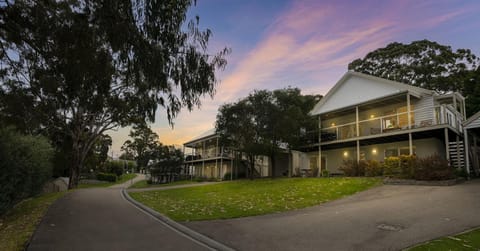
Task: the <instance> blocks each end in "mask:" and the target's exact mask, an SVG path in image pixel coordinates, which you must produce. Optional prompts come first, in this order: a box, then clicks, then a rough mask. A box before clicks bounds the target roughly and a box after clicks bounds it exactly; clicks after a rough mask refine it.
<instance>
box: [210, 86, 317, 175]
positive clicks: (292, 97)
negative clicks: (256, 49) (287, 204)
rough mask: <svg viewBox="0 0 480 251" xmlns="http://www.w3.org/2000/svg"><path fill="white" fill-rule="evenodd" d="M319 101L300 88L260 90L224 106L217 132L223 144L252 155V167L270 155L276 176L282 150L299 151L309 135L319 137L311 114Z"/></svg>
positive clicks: (219, 115) (218, 121) (272, 171)
mask: <svg viewBox="0 0 480 251" xmlns="http://www.w3.org/2000/svg"><path fill="white" fill-rule="evenodd" d="M319 99H320V96H313V95H302V94H301V92H300V89H298V88H285V89H279V90H275V91H268V90H256V91H254V92H252V93H251V94H250V95H249V96H248V97H245V98H243V99H240V100H239V101H238V102H235V103H231V104H225V105H223V106H221V107H220V109H219V113H218V114H217V121H216V131H217V133H219V135H220V139H221V141H222V143H223V144H225V145H226V146H230V147H233V148H235V149H236V150H238V151H240V152H243V153H245V154H246V155H247V156H249V159H250V168H252V167H253V166H254V163H253V162H254V157H255V156H258V155H265V156H270V161H271V168H272V170H271V171H270V172H271V174H272V175H273V173H274V172H275V171H274V169H275V155H276V154H277V153H278V152H279V151H287V150H291V149H296V148H298V147H300V146H302V145H303V144H305V143H306V142H307V140H306V138H307V137H308V135H309V133H312V132H314V134H316V133H315V132H316V119H315V118H314V117H312V116H309V114H308V113H309V112H310V110H311V109H312V108H313V106H314V105H315V104H316V103H317V102H318V101H319ZM310 135H311V134H310ZM252 173H253V170H250V175H251V174H252Z"/></svg>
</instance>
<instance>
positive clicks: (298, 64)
mask: <svg viewBox="0 0 480 251" xmlns="http://www.w3.org/2000/svg"><path fill="white" fill-rule="evenodd" d="M188 15H189V17H194V16H196V15H198V16H199V17H200V26H201V27H202V28H204V29H205V28H208V29H210V30H212V32H213V36H212V38H211V40H210V43H209V53H211V54H214V53H215V52H218V51H220V50H221V49H222V48H224V47H229V48H231V49H232V53H231V54H230V55H228V56H227V61H228V65H227V67H226V68H225V70H224V71H218V72H217V77H218V79H219V80H220V81H219V84H218V85H217V87H216V94H215V96H214V97H213V98H211V97H209V96H207V97H204V98H203V100H202V106H201V108H200V109H194V110H193V111H188V110H186V109H183V110H182V111H181V112H180V114H179V115H178V116H177V118H176V119H175V120H174V126H173V127H172V126H170V125H169V124H168V122H167V118H166V112H165V110H164V109H161V108H160V109H158V111H157V115H156V120H155V123H153V124H151V128H152V130H153V131H154V132H156V133H157V134H158V135H159V139H160V141H161V142H162V143H163V144H167V145H171V144H175V145H182V144H183V143H184V142H187V141H188V140H190V139H192V138H194V137H196V136H197V135H200V134H202V133H203V132H205V131H207V130H209V129H211V128H213V127H214V126H215V118H216V115H217V112H218V108H219V107H220V106H221V105H223V104H225V103H232V102H236V101H237V100H238V99H240V98H242V97H245V96H247V95H248V94H249V93H250V92H252V91H253V90H255V89H268V90H274V89H279V88H284V87H288V86H291V87H298V88H300V89H301V90H302V93H303V94H321V95H325V94H326V93H327V92H328V90H329V89H330V88H331V87H332V86H333V85H334V84H335V83H336V81H338V80H339V79H340V78H341V77H342V75H343V74H344V73H345V72H346V71H347V66H348V63H350V62H351V61H353V60H355V59H357V58H362V57H364V56H365V55H366V54H367V53H368V52H370V51H373V50H375V49H377V48H382V47H385V46H386V45H388V44H389V43H391V42H401V43H410V42H412V41H417V40H422V39H428V40H431V41H436V42H438V43H440V44H443V45H449V46H451V47H452V48H453V49H455V50H456V49H458V48H465V49H471V50H472V52H473V53H474V54H476V55H477V56H480V1H478V0H471V1H453V0H448V1H447V0H422V1H418V0H392V1H388V0H372V1H368V0H362V1H360V0H351V1H347V0H345V1H344V0H332V1H329V0H312V1H301V0H299V1H294V0H262V1H258V0H197V4H196V5H195V6H192V7H191V9H190V10H189V13H188ZM129 131H130V128H120V129H118V130H116V131H110V132H108V134H109V135H110V136H112V139H113V144H112V153H113V155H114V156H118V155H119V154H120V147H121V145H122V144H123V143H124V142H125V140H127V139H129V137H128V133H129Z"/></svg>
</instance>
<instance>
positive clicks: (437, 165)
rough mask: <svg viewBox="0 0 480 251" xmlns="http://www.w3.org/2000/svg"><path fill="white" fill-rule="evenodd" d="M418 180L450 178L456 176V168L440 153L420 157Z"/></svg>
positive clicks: (416, 176) (417, 171) (416, 172)
mask: <svg viewBox="0 0 480 251" xmlns="http://www.w3.org/2000/svg"><path fill="white" fill-rule="evenodd" d="M414 176H415V179H417V180H448V179H453V178H455V170H454V168H452V167H450V166H449V164H448V161H447V160H446V159H443V158H441V157H440V156H438V155H432V156H429V157H425V158H419V159H418V161H417V167H416V170H415V175H414Z"/></svg>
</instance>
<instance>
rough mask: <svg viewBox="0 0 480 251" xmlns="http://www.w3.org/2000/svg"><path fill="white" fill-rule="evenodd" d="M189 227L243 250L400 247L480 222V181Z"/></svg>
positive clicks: (388, 190)
mask: <svg viewBox="0 0 480 251" xmlns="http://www.w3.org/2000/svg"><path fill="white" fill-rule="evenodd" d="M184 225H186V226H188V227H190V228H192V229H194V230H196V231H198V232H200V233H203V234H204V235H206V236H209V237H211V238H213V239H216V240H218V241H221V242H223V243H224V244H226V245H228V246H230V247H232V248H235V249H238V250H399V249H402V248H405V247H409V246H411V245H414V244H416V243H420V242H424V241H427V240H430V239H433V238H437V237H440V236H444V235H448V234H454V233H458V232H461V231H464V230H466V229H470V228H473V227H478V226H480V180H474V181H470V182H466V183H463V184H460V185H456V186H450V187H434V186H394V185H385V186H381V187H377V188H374V189H371V190H368V191H365V192H361V193H358V194H356V195H353V196H350V197H347V198H344V199H340V200H336V201H333V202H330V203H325V204H323V205H320V206H315V207H310V208H307V209H301V210H296V211H291V212H287V213H279V214H273V215H265V216H256V217H247V218H239V219H231V220H215V221H200V222H189V223H184Z"/></svg>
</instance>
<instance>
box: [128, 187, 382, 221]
mask: <svg viewBox="0 0 480 251" xmlns="http://www.w3.org/2000/svg"><path fill="white" fill-rule="evenodd" d="M381 183H382V182H381V179H378V178H281V179H259V180H254V181H249V180H242V181H233V182H225V183H220V184H214V185H208V186H200V187H189V188H179V189H172V190H164V191H148V192H130V193H129V194H130V196H132V198H134V199H135V200H137V201H139V202H141V203H143V204H145V205H147V206H149V207H151V208H153V209H154V210H157V211H158V212H160V213H163V214H165V215H167V216H168V217H170V218H172V219H174V220H177V221H194V220H211V219H228V218H237V217H244V216H251V215H261V214H269V213H275V212H282V211H288V210H292V209H297V208H304V207H309V206H314V205H318V204H320V203H324V202H327V201H331V200H335V199H338V198H341V197H344V196H347V195H351V194H354V193H356V192H359V191H362V190H365V189H368V188H371V187H373V186H377V185H380V184H381Z"/></svg>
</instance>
